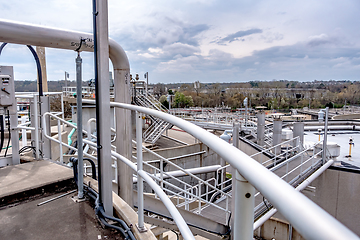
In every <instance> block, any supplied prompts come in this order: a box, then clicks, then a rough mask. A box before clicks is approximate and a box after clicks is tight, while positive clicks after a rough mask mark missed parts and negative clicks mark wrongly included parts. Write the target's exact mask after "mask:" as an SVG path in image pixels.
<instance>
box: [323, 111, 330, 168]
mask: <svg viewBox="0 0 360 240" xmlns="http://www.w3.org/2000/svg"><path fill="white" fill-rule="evenodd" d="M328 115H329V107H326V109H325V126H324V140H323V154H322V161H323V164H324V163H325V162H326V147H327V131H328V118H329V117H328Z"/></svg>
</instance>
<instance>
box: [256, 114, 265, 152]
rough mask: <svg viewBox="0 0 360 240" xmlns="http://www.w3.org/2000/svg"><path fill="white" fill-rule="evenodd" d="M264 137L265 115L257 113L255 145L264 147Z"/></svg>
mask: <svg viewBox="0 0 360 240" xmlns="http://www.w3.org/2000/svg"><path fill="white" fill-rule="evenodd" d="M264 135H265V113H264V111H262V110H261V111H259V112H258V113H257V144H258V145H260V146H264Z"/></svg>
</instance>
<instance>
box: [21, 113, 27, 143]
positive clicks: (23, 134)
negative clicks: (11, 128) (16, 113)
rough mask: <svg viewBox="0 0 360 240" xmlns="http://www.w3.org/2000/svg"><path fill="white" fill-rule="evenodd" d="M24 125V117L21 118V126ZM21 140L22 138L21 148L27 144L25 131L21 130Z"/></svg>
mask: <svg viewBox="0 0 360 240" xmlns="http://www.w3.org/2000/svg"><path fill="white" fill-rule="evenodd" d="M24 123H26V116H22V117H21V124H24ZM21 138H22V146H23V147H24V146H26V144H27V136H26V129H22V130H21Z"/></svg>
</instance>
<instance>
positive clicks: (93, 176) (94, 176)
mask: <svg viewBox="0 0 360 240" xmlns="http://www.w3.org/2000/svg"><path fill="white" fill-rule="evenodd" d="M83 161H88V162H89V163H90V164H91V177H92V178H93V179H95V180H97V179H96V166H95V163H94V161H93V160H91V159H90V158H83Z"/></svg>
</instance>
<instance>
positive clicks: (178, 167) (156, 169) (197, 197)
mask: <svg viewBox="0 0 360 240" xmlns="http://www.w3.org/2000/svg"><path fill="white" fill-rule="evenodd" d="M133 143H136V142H135V141H133ZM142 149H144V150H145V151H147V152H149V153H151V154H153V155H155V156H156V157H158V158H159V159H160V160H157V161H160V168H157V167H155V166H153V165H151V164H149V162H143V163H144V164H145V165H146V166H148V167H150V168H152V169H154V170H155V173H154V175H150V176H151V177H152V178H154V179H156V180H157V181H159V182H160V183H161V187H162V189H163V184H166V185H168V186H170V187H173V188H175V189H177V190H179V191H180V192H181V193H185V192H186V190H184V189H181V188H179V187H178V186H176V185H173V184H171V183H169V182H165V181H164V177H163V176H164V175H166V176H168V177H169V178H171V179H173V180H175V181H177V182H179V183H181V184H184V186H189V187H194V186H191V185H189V184H187V183H185V182H183V181H181V180H180V179H178V178H175V177H173V176H172V175H169V174H168V173H166V172H164V171H162V169H163V168H162V165H163V162H166V163H168V164H169V165H171V166H173V167H175V168H176V169H179V170H180V171H182V172H183V173H184V174H186V175H187V176H190V177H193V178H194V179H196V180H197V181H198V185H195V187H198V186H199V185H200V184H202V185H205V186H206V187H207V189H208V188H210V189H212V190H211V191H213V192H212V193H215V192H218V193H220V194H221V195H222V196H226V198H231V195H230V194H228V193H226V192H224V191H222V190H221V189H219V188H218V186H219V185H217V182H216V181H214V185H211V184H210V183H208V182H207V181H206V180H203V179H201V178H199V177H197V176H196V175H195V174H193V173H191V172H190V171H187V170H186V169H183V168H181V167H180V166H178V165H176V164H175V163H173V162H172V161H170V159H167V158H165V157H163V156H161V155H159V154H157V153H156V152H154V151H152V150H150V149H148V148H146V147H145V146H142ZM133 158H134V159H136V157H134V156H133ZM150 162H152V161H151V160H150ZM157 172H159V173H160V175H159V176H157V175H156V173H157ZM164 190H165V191H169V190H167V189H164ZM208 194H209V192H208V190H207V191H206V192H205V193H204V194H202V191H201V188H200V187H199V189H198V194H196V195H195V194H189V196H191V197H192V198H194V199H197V200H198V201H199V202H203V203H205V204H206V206H208V205H211V206H214V207H215V208H219V209H221V210H223V211H226V212H227V213H228V212H229V210H228V209H225V208H222V207H220V206H218V205H216V204H214V203H212V202H211V201H208V200H206V199H203V198H202V196H206V195H208ZM201 210H202V208H198V210H197V212H198V213H199V214H200V213H201Z"/></svg>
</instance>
